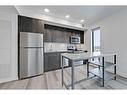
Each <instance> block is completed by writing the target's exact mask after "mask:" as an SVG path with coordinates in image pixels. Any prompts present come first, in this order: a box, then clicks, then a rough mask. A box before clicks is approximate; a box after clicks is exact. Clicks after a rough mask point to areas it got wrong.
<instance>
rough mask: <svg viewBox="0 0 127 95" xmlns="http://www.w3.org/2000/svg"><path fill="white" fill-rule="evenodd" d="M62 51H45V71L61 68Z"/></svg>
mask: <svg viewBox="0 0 127 95" xmlns="http://www.w3.org/2000/svg"><path fill="white" fill-rule="evenodd" d="M60 66H61V65H60V53H59V52H53V53H45V54H44V71H45V72H47V71H51V70H56V69H60Z"/></svg>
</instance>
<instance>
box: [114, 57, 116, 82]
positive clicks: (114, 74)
mask: <svg viewBox="0 0 127 95" xmlns="http://www.w3.org/2000/svg"><path fill="white" fill-rule="evenodd" d="M114 64H115V66H114V75H115V76H114V80H116V55H114Z"/></svg>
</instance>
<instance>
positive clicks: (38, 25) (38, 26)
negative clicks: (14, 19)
mask: <svg viewBox="0 0 127 95" xmlns="http://www.w3.org/2000/svg"><path fill="white" fill-rule="evenodd" d="M32 28H33V29H32V30H33V32H35V33H36V32H37V33H43V32H44V23H43V21H42V20H38V19H33V21H32Z"/></svg>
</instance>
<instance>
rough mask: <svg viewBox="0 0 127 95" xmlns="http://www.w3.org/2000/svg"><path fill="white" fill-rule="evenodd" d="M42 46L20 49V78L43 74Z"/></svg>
mask: <svg viewBox="0 0 127 95" xmlns="http://www.w3.org/2000/svg"><path fill="white" fill-rule="evenodd" d="M43 70H44V69H43V48H21V49H20V66H19V74H20V78H26V77H30V76H35V75H39V74H43V72H44V71H43Z"/></svg>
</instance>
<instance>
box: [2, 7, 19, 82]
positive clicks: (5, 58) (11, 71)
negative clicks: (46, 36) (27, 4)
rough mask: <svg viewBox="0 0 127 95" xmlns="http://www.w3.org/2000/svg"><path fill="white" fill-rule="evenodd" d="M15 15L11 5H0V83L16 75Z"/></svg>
mask: <svg viewBox="0 0 127 95" xmlns="http://www.w3.org/2000/svg"><path fill="white" fill-rule="evenodd" d="M17 15H18V12H17V10H16V9H15V7H13V6H0V83H2V82H7V81H12V80H16V79H18V77H17V74H18V73H17V72H18V71H17V67H18V66H17V63H18V62H17V34H18V28H17V25H18V23H17Z"/></svg>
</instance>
